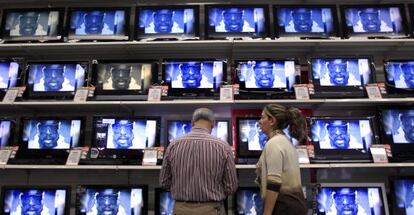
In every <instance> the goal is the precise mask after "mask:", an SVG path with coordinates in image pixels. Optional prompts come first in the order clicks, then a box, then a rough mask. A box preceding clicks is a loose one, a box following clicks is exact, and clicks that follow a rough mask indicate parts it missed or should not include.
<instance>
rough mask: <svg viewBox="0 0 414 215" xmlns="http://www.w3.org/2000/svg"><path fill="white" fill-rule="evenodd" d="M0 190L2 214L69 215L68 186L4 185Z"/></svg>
mask: <svg viewBox="0 0 414 215" xmlns="http://www.w3.org/2000/svg"><path fill="white" fill-rule="evenodd" d="M1 191H2V192H1V202H0V207H1V214H3V215H14V214H41V215H69V209H70V187H66V186H15V187H11V186H6V187H2V190H1Z"/></svg>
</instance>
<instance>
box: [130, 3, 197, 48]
mask: <svg viewBox="0 0 414 215" xmlns="http://www.w3.org/2000/svg"><path fill="white" fill-rule="evenodd" d="M170 8H171V9H193V11H194V35H188V34H186V33H167V34H161V33H154V34H145V29H142V30H141V29H140V28H139V23H140V20H139V17H140V10H141V9H170ZM199 17H200V6H199V5H159V6H138V7H136V12H135V17H134V18H135V25H134V32H135V33H134V38H135V39H136V40H142V39H186V38H190V39H193V38H197V37H199V36H200V18H199Z"/></svg>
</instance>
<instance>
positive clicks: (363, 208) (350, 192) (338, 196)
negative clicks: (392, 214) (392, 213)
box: [314, 183, 389, 215]
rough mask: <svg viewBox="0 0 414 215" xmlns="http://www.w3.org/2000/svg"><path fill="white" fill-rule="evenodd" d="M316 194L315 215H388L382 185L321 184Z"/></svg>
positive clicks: (384, 191)
mask: <svg viewBox="0 0 414 215" xmlns="http://www.w3.org/2000/svg"><path fill="white" fill-rule="evenodd" d="M320 185H321V188H320V190H319V192H318V193H317V194H316V197H315V199H316V200H317V206H316V208H314V209H316V214H318V215H337V214H366V215H389V209H388V202H387V196H386V190H385V186H384V184H381V183H322V184H320Z"/></svg>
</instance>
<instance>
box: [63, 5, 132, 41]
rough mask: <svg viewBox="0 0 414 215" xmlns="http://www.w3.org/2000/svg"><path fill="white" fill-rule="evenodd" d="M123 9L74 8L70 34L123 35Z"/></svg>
mask: <svg viewBox="0 0 414 215" xmlns="http://www.w3.org/2000/svg"><path fill="white" fill-rule="evenodd" d="M125 27H126V26H125V11H124V10H110V9H107V10H74V11H72V13H71V20H70V27H69V28H70V29H69V30H70V33H71V34H72V35H76V36H79V35H119V36H123V35H125Z"/></svg>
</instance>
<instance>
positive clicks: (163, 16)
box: [153, 9, 174, 33]
mask: <svg viewBox="0 0 414 215" xmlns="http://www.w3.org/2000/svg"><path fill="white" fill-rule="evenodd" d="M173 16H174V11H173V10H170V9H161V10H156V11H154V14H153V19H154V31H155V32H157V33H170V32H171V30H172V28H173V25H174V20H173Z"/></svg>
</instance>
